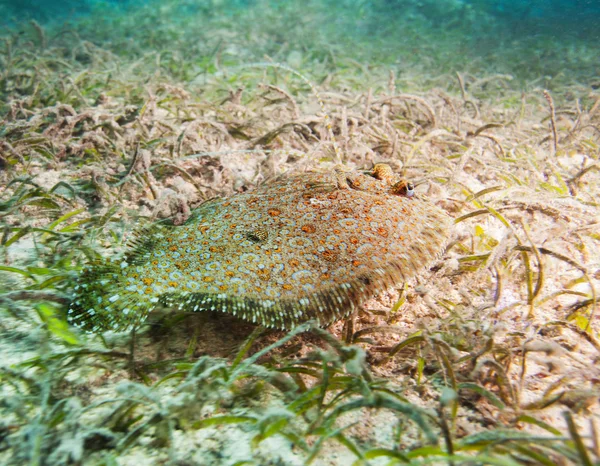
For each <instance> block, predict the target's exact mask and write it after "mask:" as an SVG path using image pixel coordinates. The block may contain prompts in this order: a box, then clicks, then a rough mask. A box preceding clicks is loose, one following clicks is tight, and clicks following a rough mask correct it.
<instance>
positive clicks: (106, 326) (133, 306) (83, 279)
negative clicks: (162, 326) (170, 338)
mask: <svg viewBox="0 0 600 466" xmlns="http://www.w3.org/2000/svg"><path fill="white" fill-rule="evenodd" d="M128 265H129V264H128V263H127V262H126V261H125V260H123V261H122V262H121V263H118V262H116V261H110V260H105V261H102V262H94V263H92V264H90V265H88V267H87V268H86V269H84V270H83V272H82V273H81V275H80V276H79V278H78V280H77V283H76V285H75V288H74V290H75V294H74V297H73V300H72V301H71V305H70V306H69V310H68V311H67V319H68V321H69V323H70V324H72V325H74V326H76V327H80V328H82V329H83V330H85V331H87V332H94V333H99V332H103V331H106V330H113V331H116V332H123V331H127V330H131V329H133V328H136V327H139V326H140V325H141V324H142V323H143V322H144V320H146V317H147V316H148V314H149V313H150V312H151V311H152V310H153V309H154V307H155V306H156V303H157V302H158V298H156V297H154V296H152V295H148V294H144V293H140V292H139V291H137V289H136V287H135V286H132V285H131V284H129V283H127V282H126V281H125V276H124V274H123V270H124V269H125V267H127V266H128Z"/></svg>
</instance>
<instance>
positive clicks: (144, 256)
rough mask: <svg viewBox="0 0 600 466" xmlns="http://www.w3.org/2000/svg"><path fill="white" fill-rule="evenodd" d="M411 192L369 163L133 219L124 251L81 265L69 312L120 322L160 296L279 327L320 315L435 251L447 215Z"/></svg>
mask: <svg viewBox="0 0 600 466" xmlns="http://www.w3.org/2000/svg"><path fill="white" fill-rule="evenodd" d="M411 196H412V186H411V185H410V184H409V183H406V182H404V181H403V180H400V179H398V178H396V177H395V176H394V175H393V173H392V172H391V170H390V169H389V167H387V166H385V165H377V166H376V167H375V169H374V170H373V171H372V172H371V173H370V174H362V173H358V172H350V173H344V172H339V171H338V172H334V173H333V174H332V173H329V174H318V173H308V174H301V175H296V176H288V177H282V178H280V179H278V180H276V181H274V182H272V183H270V184H266V185H264V186H261V187H258V188H256V189H255V190H253V191H251V192H248V193H244V194H237V195H235V196H232V197H230V198H226V199H217V200H213V201H209V202H207V203H205V204H203V205H202V206H200V207H199V208H198V209H197V210H196V211H194V213H193V216H192V218H191V219H190V221H188V222H187V223H186V224H185V225H183V226H179V227H164V226H163V227H154V228H150V229H146V230H144V231H141V232H139V233H138V234H137V238H136V240H135V241H134V244H132V246H131V249H130V251H129V252H128V253H126V254H125V256H124V257H123V258H122V259H121V260H119V261H116V262H106V263H102V264H93V265H92V266H91V267H89V268H87V269H86V270H85V271H84V272H83V273H82V275H81V277H80V279H79V282H78V284H77V286H76V296H75V298H74V299H73V303H72V305H71V308H70V310H69V319H70V321H71V322H72V323H74V324H75V325H77V326H80V327H83V328H84V329H86V330H89V331H93V332H98V331H104V330H126V329H131V328H134V327H137V326H139V325H140V324H142V322H143V321H144V320H145V318H146V316H147V315H148V313H149V312H150V311H151V310H152V309H153V308H154V307H156V306H157V305H158V304H163V305H167V306H174V307H176V308H178V309H182V310H189V311H201V310H212V311H222V312H227V313H230V314H232V315H235V316H238V317H240V318H242V319H245V320H248V321H251V322H255V323H258V324H261V325H264V326H267V327H275V328H281V329H283V328H290V327H293V326H295V325H297V324H299V323H301V322H304V321H307V320H309V319H316V320H318V321H319V322H320V323H321V324H322V325H326V324H328V323H330V322H332V321H334V320H337V319H340V318H342V317H344V316H346V315H348V314H349V313H351V312H352V311H353V310H354V309H355V308H356V307H357V306H358V305H359V303H360V302H361V301H363V300H364V299H366V298H369V297H371V296H373V295H374V294H376V293H378V292H381V291H383V290H385V289H386V288H387V287H389V286H391V285H394V284H396V283H398V282H401V281H404V280H406V279H408V278H410V277H412V276H413V275H415V273H417V272H419V271H420V270H423V268H424V267H425V266H427V264H429V263H431V262H432V261H433V260H434V259H435V257H436V256H437V255H438V254H439V252H440V250H441V248H442V247H443V244H444V243H445V241H446V237H447V230H448V227H449V222H450V219H449V217H448V216H447V215H446V214H445V213H444V212H443V211H442V210H441V209H439V208H437V207H436V206H435V205H433V204H432V203H430V202H428V201H427V200H424V199H419V198H417V197H411Z"/></svg>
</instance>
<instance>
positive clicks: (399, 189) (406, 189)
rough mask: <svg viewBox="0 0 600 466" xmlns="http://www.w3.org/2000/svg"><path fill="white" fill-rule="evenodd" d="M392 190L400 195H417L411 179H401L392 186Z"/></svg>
mask: <svg viewBox="0 0 600 466" xmlns="http://www.w3.org/2000/svg"><path fill="white" fill-rule="evenodd" d="M391 192H392V193H393V194H396V195H398V196H406V197H413V196H414V195H415V185H414V184H412V183H411V182H410V181H406V180H400V181H398V183H396V184H395V185H394V186H392V191H391Z"/></svg>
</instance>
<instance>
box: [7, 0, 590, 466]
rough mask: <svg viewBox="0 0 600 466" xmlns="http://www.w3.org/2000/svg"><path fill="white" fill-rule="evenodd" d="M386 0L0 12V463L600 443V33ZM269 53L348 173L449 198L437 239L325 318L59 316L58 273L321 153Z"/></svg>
mask: <svg viewBox="0 0 600 466" xmlns="http://www.w3.org/2000/svg"><path fill="white" fill-rule="evenodd" d="M381 3H383V4H385V2H373V4H381ZM406 3H407V4H408V5H410V6H411V8H407V10H406V11H404V12H402V13H400V12H398V11H397V10H395V11H394V14H385V12H382V11H377V9H376V8H372V9H369V6H368V5H369V3H365V2H363V3H360V2H350V1H347V2H337V3H335V4H333V5H332V4H324V3H323V2H288V3H284V2H273V3H269V2H254V3H251V4H250V5H249V6H248V5H242V6H240V7H239V8H235V9H233V8H232V7H231V6H230V5H228V4H227V3H224V2H216V1H215V2H204V3H198V2H191V1H190V2H176V1H162V2H149V3H147V4H146V6H140V5H139V4H137V5H136V6H134V7H126V6H123V5H120V4H118V3H116V4H100V5H98V6H95V7H93V8H92V9H91V12H88V14H86V15H82V16H79V17H73V18H71V19H68V20H65V19H60V20H59V19H57V20H54V21H48V22H47V23H45V24H41V23H39V22H36V21H25V20H24V19H23V18H15V24H13V26H11V27H10V28H6V29H4V30H3V31H2V44H1V47H0V110H1V111H0V118H2V121H1V123H0V226H1V246H0V258H1V261H2V262H1V265H0V293H2V294H1V295H0V313H1V320H0V380H1V386H0V413H1V416H0V463H1V464H7V465H22V464H31V465H63V464H64V465H72V464H75V465H76V464H86V465H88V464H89V465H117V464H118V465H140V464H148V465H149V464H173V465H242V464H248V465H251V464H256V465H301V464H315V465H349V464H357V465H367V464H370V465H379V464H425V463H428V464H429V463H431V464H497V465H514V464H546V465H553V464H558V465H563V464H565V465H566V464H585V465H592V464H598V462H599V461H600V432H599V430H598V429H600V424H599V423H598V421H599V420H598V416H599V414H600V408H599V396H600V386H599V385H600V363H599V356H600V340H599V333H598V332H599V329H600V325H599V323H598V312H597V311H598V296H597V295H598V290H600V250H599V246H600V218H599V213H600V210H599V207H598V199H599V195H600V173H599V172H600V170H599V168H600V165H599V157H600V149H599V141H600V92H599V91H598V88H599V87H600V78H599V76H598V75H599V73H598V70H599V65H598V57H599V56H600V50H599V49H600V43H598V42H596V43H594V42H592V41H589V40H586V39H585V38H581V37H577V36H576V35H569V34H566V33H565V32H564V31H563V35H559V36H557V35H553V34H551V33H550V32H551V31H550V32H549V31H542V32H540V33H539V34H536V35H527V33H526V32H527V31H526V30H523V28H512V29H510V28H506V27H505V25H502V24H497V23H495V22H494V19H493V18H491V17H488V16H486V15H484V14H483V13H481V14H479V13H478V12H477V11H476V10H468V11H467V10H465V9H464V8H462V9H461V8H458V6H456V5H458V4H459V3H456V2H454V3H453V2H447V3H446V2H440V3H438V6H439V5H442V6H445V7H444V8H445V9H444V8H442V6H439V9H440V11H435V12H433V13H434V17H433V19H432V17H428V16H427V14H426V13H427V12H424V11H422V9H419V8H418V7H417V6H418V5H417V4H416V3H412V2H406ZM199 5H205V6H203V7H201V6H199ZM206 5H209V6H206ZM361 5H362V6H361ZM415 5H417V6H415ZM453 5H454V7H453ZM453 8H454V9H453ZM0 13H1V11H0ZM436 18H437V20H436ZM509 29H510V30H509ZM524 29H527V28H524ZM273 62H275V63H281V64H283V65H285V66H288V67H291V68H293V69H294V70H296V71H298V72H299V73H301V74H302V75H303V76H305V78H306V79H307V80H308V81H310V82H311V83H312V84H314V86H315V88H316V91H317V92H318V94H319V95H320V98H321V100H322V101H323V103H324V107H325V111H326V112H327V114H328V115H329V118H330V120H331V124H332V129H333V133H334V138H335V140H336V141H337V144H338V145H339V146H340V148H341V151H342V155H343V164H344V165H345V166H346V167H347V168H348V169H368V168H370V167H372V166H373V164H374V163H375V162H386V163H389V164H390V165H391V166H392V167H393V168H394V169H395V170H397V171H398V172H401V173H403V174H404V175H406V176H407V177H408V178H410V179H411V180H414V182H415V184H416V185H417V188H416V189H417V192H418V193H419V195H420V196H423V197H424V196H427V197H428V198H429V199H430V201H431V202H433V203H435V204H436V205H438V206H440V207H441V208H443V209H444V210H445V211H446V212H447V213H448V214H449V215H451V216H452V217H453V218H454V219H455V225H454V228H453V231H452V234H451V237H450V238H449V240H448V245H447V246H446V248H445V250H444V251H443V254H442V255H441V257H440V258H439V260H438V261H437V262H436V263H435V264H434V266H433V267H432V268H430V269H429V270H427V271H425V272H424V273H422V274H421V275H419V276H418V277H417V278H416V279H414V280H412V281H410V282H408V283H399V284H398V286H397V287H396V288H394V289H390V290H389V291H388V292H386V293H384V294H383V295H381V296H378V297H377V298H375V299H373V300H372V301H370V302H367V303H365V304H364V306H363V309H362V310H361V311H360V312H359V313H358V314H357V315H356V316H354V317H353V318H352V319H349V320H348V321H346V322H339V323H337V324H335V325H332V326H331V327H329V328H327V329H312V330H310V331H308V332H304V331H305V330H307V328H304V327H302V328H300V329H297V330H296V331H295V332H292V333H291V334H286V333H285V332H275V331H261V329H259V328H254V327H253V326H252V325H250V324H247V323H244V322H240V321H238V320H236V319H235V318H233V317H230V316H227V315H221V314H211V313H198V314H181V313H179V314H178V313H175V312H172V311H170V310H168V309H165V310H163V311H162V312H158V313H155V315H153V316H152V317H151V319H150V325H147V326H144V327H143V328H142V329H140V331H139V332H138V333H137V334H136V335H135V338H133V336H132V335H129V334H115V333H111V332H106V333H104V334H102V335H95V336H94V335H89V334H84V333H82V332H80V331H79V330H77V329H74V328H70V327H69V326H68V325H67V324H66V322H65V320H64V319H65V310H66V306H67V304H68V302H69V295H70V292H71V289H72V286H73V279H74V277H76V276H77V272H78V270H79V269H81V267H82V266H83V265H84V264H86V263H87V262H89V261H92V260H95V259H97V258H98V257H99V256H107V255H110V254H112V253H113V252H115V251H119V250H121V249H122V245H123V244H124V242H125V241H126V238H127V235H128V234H129V233H130V232H131V231H132V230H134V229H135V227H136V224H138V223H141V222H142V221H144V220H145V221H147V220H148V219H150V220H157V219H164V218H168V217H173V218H174V219H175V221H176V222H181V221H183V220H185V218H186V217H187V216H189V214H190V211H191V210H192V209H194V207H196V206H198V205H200V204H201V203H202V202H203V201H205V200H207V199H210V198H213V197H216V196H228V195H231V194H233V193H236V192H241V191H245V190H251V189H253V187H255V186H257V185H258V184H260V183H263V182H268V180H269V179H272V178H273V177H274V176H277V175H280V174H282V173H285V172H290V173H295V172H300V171H306V170H320V171H327V170H331V169H332V167H333V165H334V162H335V160H334V156H333V151H332V141H331V138H330V135H329V133H328V131H327V128H326V124H325V120H324V116H323V113H322V109H321V108H320V106H319V103H318V100H317V98H316V95H315V92H314V91H313V90H312V89H311V88H310V86H309V85H308V84H307V82H306V81H305V80H304V79H302V78H299V77H298V76H296V75H295V74H293V73H290V72H288V71H286V70H284V69H282V68H277V67H268V66H251V65H252V64H256V63H263V64H264V63H273ZM407 234H410V232H407Z"/></svg>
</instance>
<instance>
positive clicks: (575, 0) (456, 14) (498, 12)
mask: <svg viewBox="0 0 600 466" xmlns="http://www.w3.org/2000/svg"><path fill="white" fill-rule="evenodd" d="M287 1H288V2H291V1H298V0H287ZM144 2H146V3H148V2H155V3H158V4H159V3H160V1H157V0H102V1H99V0H0V11H3V12H4V14H3V15H2V17H1V18H0V22H1V23H2V24H4V25H8V24H18V23H19V22H23V21H27V20H30V19H35V20H36V21H39V22H42V23H44V22H49V21H64V20H68V19H73V18H75V17H77V16H81V15H86V14H89V13H90V11H92V10H93V7H94V6H95V5H97V4H117V5H118V4H121V5H128V6H130V7H131V6H132V5H133V6H135V4H136V3H144ZM285 2H286V0H279V1H272V2H270V3H271V4H272V5H273V4H277V3H285ZM180 3H181V5H182V8H181V12H182V14H184V13H185V9H186V8H188V9H189V8H202V9H208V10H210V8H211V5H213V4H215V5H218V6H219V7H220V8H219V9H220V10H221V11H222V5H223V4H225V5H226V6H227V7H229V8H230V9H232V10H243V9H244V8H246V7H248V6H254V5H255V4H256V0H224V1H215V0H213V1H211V0H191V1H190V0H183V1H181V2H180ZM322 3H323V4H327V3H332V4H339V3H340V2H339V0H323V2H322ZM344 3H345V4H346V5H348V6H349V7H351V8H352V7H354V8H357V9H362V10H363V11H365V12H368V13H369V15H370V16H369V18H370V20H371V21H377V16H378V15H381V18H387V19H389V18H393V17H394V16H400V15H406V14H411V13H417V14H419V15H422V16H423V17H425V18H427V19H428V20H430V21H431V22H433V23H434V24H436V25H437V26H439V27H441V28H444V27H457V22H458V23H460V19H461V15H463V16H465V17H466V16H467V15H469V14H472V13H473V12H474V13H476V14H479V13H485V14H487V15H489V16H490V17H492V18H493V19H494V20H495V21H496V26H497V27H496V28H494V32H493V33H494V34H495V33H497V32H496V31H497V30H502V31H505V32H506V33H510V34H515V35H517V36H518V35H532V34H540V33H544V34H553V35H555V36H560V35H568V36H586V37H590V38H592V39H600V1H599V0H373V1H365V0H355V1H345V2H344ZM124 11H125V10H124ZM476 33H477V34H481V33H484V31H477V32H475V31H474V32H473V34H476ZM490 33H492V31H490Z"/></svg>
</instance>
